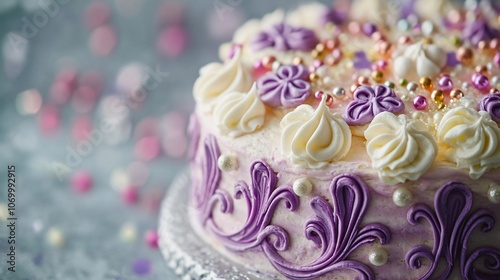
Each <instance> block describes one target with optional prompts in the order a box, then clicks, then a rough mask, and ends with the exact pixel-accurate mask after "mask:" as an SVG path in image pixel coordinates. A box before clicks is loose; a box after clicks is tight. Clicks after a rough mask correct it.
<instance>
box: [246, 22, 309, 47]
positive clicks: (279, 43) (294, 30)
mask: <svg viewBox="0 0 500 280" xmlns="http://www.w3.org/2000/svg"><path fill="white" fill-rule="evenodd" d="M318 42H319V41H318V38H317V37H316V34H314V31H312V30H310V29H307V28H302V27H293V26H290V25H288V24H286V23H283V22H282V23H278V24H276V25H273V26H272V27H271V28H270V29H269V30H268V31H265V32H261V33H259V34H258V35H257V36H255V38H254V39H253V41H252V49H253V50H254V51H259V50H262V49H264V48H268V47H274V48H275V49H277V50H278V51H289V50H297V51H310V50H312V49H313V48H314V47H315V46H316V44H318Z"/></svg>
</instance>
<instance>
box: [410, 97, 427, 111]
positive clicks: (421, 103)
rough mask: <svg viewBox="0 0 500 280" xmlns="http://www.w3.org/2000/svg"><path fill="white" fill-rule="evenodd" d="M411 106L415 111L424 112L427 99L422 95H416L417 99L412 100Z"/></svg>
mask: <svg viewBox="0 0 500 280" xmlns="http://www.w3.org/2000/svg"><path fill="white" fill-rule="evenodd" d="M413 106H414V107H415V109H417V110H424V109H425V108H427V98H425V96H423V95H417V97H415V99H413Z"/></svg>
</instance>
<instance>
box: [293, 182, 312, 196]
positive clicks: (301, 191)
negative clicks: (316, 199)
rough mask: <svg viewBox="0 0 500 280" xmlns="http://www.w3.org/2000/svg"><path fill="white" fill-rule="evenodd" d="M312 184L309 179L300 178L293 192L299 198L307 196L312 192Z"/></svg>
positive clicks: (294, 184)
mask: <svg viewBox="0 0 500 280" xmlns="http://www.w3.org/2000/svg"><path fill="white" fill-rule="evenodd" d="M312 187H313V186H312V184H311V182H310V181H309V180H308V179H307V178H300V179H297V180H295V182H293V192H294V193H295V194H296V195H298V196H306V195H308V194H310V193H311V191H312Z"/></svg>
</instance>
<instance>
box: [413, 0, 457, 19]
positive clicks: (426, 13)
mask: <svg viewBox="0 0 500 280" xmlns="http://www.w3.org/2000/svg"><path fill="white" fill-rule="evenodd" d="M413 8H414V10H415V12H416V13H417V15H419V16H420V17H421V18H423V19H428V20H432V21H433V22H434V23H436V24H441V23H442V20H443V15H447V14H448V12H449V11H450V10H451V9H453V5H452V4H451V1H450V0H417V1H415V4H414V6H413Z"/></svg>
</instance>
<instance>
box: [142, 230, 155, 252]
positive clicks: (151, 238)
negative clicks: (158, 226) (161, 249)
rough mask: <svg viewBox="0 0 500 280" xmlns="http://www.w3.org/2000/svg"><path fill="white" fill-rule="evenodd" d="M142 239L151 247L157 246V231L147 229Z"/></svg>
mask: <svg viewBox="0 0 500 280" xmlns="http://www.w3.org/2000/svg"><path fill="white" fill-rule="evenodd" d="M144 241H145V242H146V244H148V246H149V247H151V248H153V249H157V248H158V232H157V231H156V230H152V229H151V230H148V231H146V233H145V234H144Z"/></svg>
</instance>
